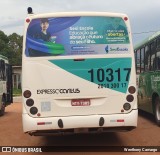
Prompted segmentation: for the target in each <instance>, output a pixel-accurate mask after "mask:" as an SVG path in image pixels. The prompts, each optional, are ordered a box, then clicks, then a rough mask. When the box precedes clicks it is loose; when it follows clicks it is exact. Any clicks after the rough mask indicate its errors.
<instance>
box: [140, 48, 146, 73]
mask: <svg viewBox="0 0 160 155" xmlns="http://www.w3.org/2000/svg"><path fill="white" fill-rule="evenodd" d="M144 54H145V52H144V48H142V49H141V61H140V64H141V65H140V66H141V69H140V70H141V73H143V72H144V71H145V67H144V65H145V63H144Z"/></svg>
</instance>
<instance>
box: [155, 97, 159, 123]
mask: <svg viewBox="0 0 160 155" xmlns="http://www.w3.org/2000/svg"><path fill="white" fill-rule="evenodd" d="M155 119H156V122H157V125H158V126H160V98H159V97H156V99H155Z"/></svg>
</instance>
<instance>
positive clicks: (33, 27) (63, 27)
mask: <svg viewBox="0 0 160 155" xmlns="http://www.w3.org/2000/svg"><path fill="white" fill-rule="evenodd" d="M102 23H103V24H102ZM44 28H45V29H46V32H45V35H44V34H43V33H42V31H43V29H44ZM129 43H130V41H129V37H128V30H127V27H126V25H125V23H124V20H123V19H122V18H120V17H88V16H84V17H56V18H38V19H33V20H32V21H31V22H30V25H29V27H28V30H27V40H26V47H28V48H27V49H26V51H25V53H26V56H30V57H39V56H53V55H84V54H85V55H86V54H94V55H95V54H107V53H109V54H118V53H119V54H126V53H129V52H130V49H129V47H130V46H129ZM37 47H38V48H37Z"/></svg>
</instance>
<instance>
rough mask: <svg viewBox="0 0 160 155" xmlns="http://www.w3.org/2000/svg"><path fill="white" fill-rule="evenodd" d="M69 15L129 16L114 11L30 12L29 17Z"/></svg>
mask: <svg viewBox="0 0 160 155" xmlns="http://www.w3.org/2000/svg"><path fill="white" fill-rule="evenodd" d="M53 16H54V17H69V16H113V17H117V16H119V17H124V16H127V15H126V14H125V13H118V12H117V13H114V12H88V11H86V12H78V11H77V12H76V11H75V12H54V13H43V14H28V17H32V18H40V17H41V18H43V17H53Z"/></svg>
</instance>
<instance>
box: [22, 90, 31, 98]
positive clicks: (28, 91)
mask: <svg viewBox="0 0 160 155" xmlns="http://www.w3.org/2000/svg"><path fill="white" fill-rule="evenodd" d="M31 95H32V94H31V91H30V90H25V91H24V92H23V96H24V97H25V98H29V97H31Z"/></svg>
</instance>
